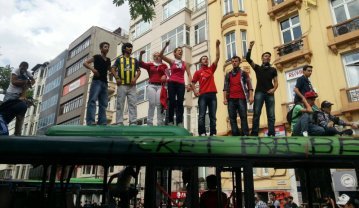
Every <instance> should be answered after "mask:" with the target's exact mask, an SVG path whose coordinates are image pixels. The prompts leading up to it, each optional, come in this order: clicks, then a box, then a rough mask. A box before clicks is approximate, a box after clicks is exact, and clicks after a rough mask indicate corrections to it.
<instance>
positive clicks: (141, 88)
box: [137, 80, 148, 103]
mask: <svg viewBox="0 0 359 208" xmlns="http://www.w3.org/2000/svg"><path fill="white" fill-rule="evenodd" d="M147 85H148V80H145V81H142V82H140V83H138V84H137V103H140V102H143V101H145V100H147V92H146V91H147Z"/></svg>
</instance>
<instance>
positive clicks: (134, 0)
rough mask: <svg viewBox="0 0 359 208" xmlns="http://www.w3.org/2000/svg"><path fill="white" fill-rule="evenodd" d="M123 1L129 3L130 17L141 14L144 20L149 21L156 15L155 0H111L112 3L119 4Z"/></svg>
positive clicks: (133, 17)
mask: <svg viewBox="0 0 359 208" xmlns="http://www.w3.org/2000/svg"><path fill="white" fill-rule="evenodd" d="M125 1H128V3H129V6H130V15H131V19H136V18H137V17H139V16H142V19H143V20H144V21H145V22H149V21H151V20H152V19H153V18H154V17H155V15H156V13H155V10H154V6H155V0H113V4H115V5H116V6H121V5H123V4H124V3H125Z"/></svg>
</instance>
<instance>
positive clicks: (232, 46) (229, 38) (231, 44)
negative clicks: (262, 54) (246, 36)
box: [225, 31, 237, 60]
mask: <svg viewBox="0 0 359 208" xmlns="http://www.w3.org/2000/svg"><path fill="white" fill-rule="evenodd" d="M225 37H226V51H227V60H230V59H231V58H232V57H233V56H235V55H237V50H236V35H235V33H234V31H232V32H230V33H227V34H226V36H225Z"/></svg>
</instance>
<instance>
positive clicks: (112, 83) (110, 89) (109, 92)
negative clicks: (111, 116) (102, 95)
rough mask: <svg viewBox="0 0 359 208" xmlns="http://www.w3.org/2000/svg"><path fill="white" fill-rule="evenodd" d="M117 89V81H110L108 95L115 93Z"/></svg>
mask: <svg viewBox="0 0 359 208" xmlns="http://www.w3.org/2000/svg"><path fill="white" fill-rule="evenodd" d="M115 91H116V83H114V82H111V81H110V82H108V95H109V96H110V95H113V94H114V93H115Z"/></svg>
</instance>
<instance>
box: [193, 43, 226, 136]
mask: <svg viewBox="0 0 359 208" xmlns="http://www.w3.org/2000/svg"><path fill="white" fill-rule="evenodd" d="M220 44H221V42H220V41H219V40H217V42H216V59H215V60H214V62H213V63H212V65H211V66H209V67H208V57H207V56H202V57H201V58H200V60H199V62H200V64H201V68H200V69H199V70H198V71H196V72H195V73H194V75H193V79H192V84H191V87H192V90H193V92H194V95H195V96H196V97H198V96H199V98H198V107H199V116H198V134H199V135H200V136H206V128H205V116H206V111H207V108H208V114H209V122H210V136H215V135H216V134H217V129H216V120H217V119H216V112H217V96H216V94H217V88H216V84H215V83H214V72H215V71H216V68H217V64H218V61H219V45H220ZM197 82H199V92H197V90H196V87H195V84H196V83H197Z"/></svg>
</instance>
